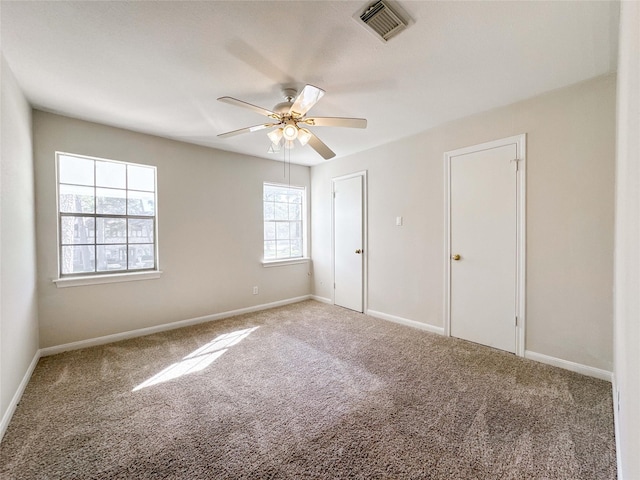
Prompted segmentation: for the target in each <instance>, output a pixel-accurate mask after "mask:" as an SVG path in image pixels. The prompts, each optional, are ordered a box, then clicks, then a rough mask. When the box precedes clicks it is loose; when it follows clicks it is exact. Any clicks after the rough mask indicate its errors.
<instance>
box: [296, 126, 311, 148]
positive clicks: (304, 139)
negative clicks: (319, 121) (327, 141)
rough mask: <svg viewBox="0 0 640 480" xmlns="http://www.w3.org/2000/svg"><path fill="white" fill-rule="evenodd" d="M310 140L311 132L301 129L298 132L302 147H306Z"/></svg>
mask: <svg viewBox="0 0 640 480" xmlns="http://www.w3.org/2000/svg"><path fill="white" fill-rule="evenodd" d="M310 139H311V132H310V131H309V130H307V129H306V128H301V129H300V130H298V141H299V142H300V145H302V146H303V147H304V146H305V145H306V144H307V143H309V140H310Z"/></svg>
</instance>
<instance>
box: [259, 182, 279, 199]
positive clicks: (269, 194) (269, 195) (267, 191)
mask: <svg viewBox="0 0 640 480" xmlns="http://www.w3.org/2000/svg"><path fill="white" fill-rule="evenodd" d="M275 198H276V192H275V188H273V187H272V186H271V185H265V186H264V194H263V197H262V199H263V200H264V201H271V202H273V201H274V200H275Z"/></svg>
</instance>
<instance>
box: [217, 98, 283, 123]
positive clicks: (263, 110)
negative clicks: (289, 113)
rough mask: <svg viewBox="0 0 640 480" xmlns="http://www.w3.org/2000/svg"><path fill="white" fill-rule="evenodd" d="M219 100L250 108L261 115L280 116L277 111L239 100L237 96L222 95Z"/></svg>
mask: <svg viewBox="0 0 640 480" xmlns="http://www.w3.org/2000/svg"><path fill="white" fill-rule="evenodd" d="M218 101H219V102H224V103H228V104H229V105H236V106H237V107H244V108H248V109H249V110H253V111H254V112H256V113H259V114H260V115H264V116H266V117H271V118H279V117H278V114H277V113H275V112H272V111H271V110H267V109H266V108H262V107H258V106H257V105H253V104H252V103H247V102H243V101H242V100H238V99H237V98H233V97H220V98H219V99H218Z"/></svg>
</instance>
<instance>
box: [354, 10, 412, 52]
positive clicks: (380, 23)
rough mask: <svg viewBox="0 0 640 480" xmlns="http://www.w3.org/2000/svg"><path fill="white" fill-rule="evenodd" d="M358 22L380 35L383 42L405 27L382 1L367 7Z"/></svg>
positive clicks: (402, 21)
mask: <svg viewBox="0 0 640 480" xmlns="http://www.w3.org/2000/svg"><path fill="white" fill-rule="evenodd" d="M360 20H362V21H363V22H364V23H366V24H367V25H368V26H369V27H370V28H371V29H372V30H373V31H374V32H376V33H377V34H378V35H380V37H381V38H382V39H383V40H384V41H385V42H386V41H387V40H389V39H390V38H391V37H393V36H394V35H397V34H398V33H400V32H401V31H402V30H404V29H405V28H406V27H407V24H406V22H405V21H404V20H402V19H401V18H400V17H399V16H398V15H397V14H396V13H395V12H394V11H393V10H391V8H390V7H389V5H388V4H387V3H385V2H383V1H382V0H379V1H378V2H376V3H374V4H372V5H371V6H369V8H367V9H366V10H365V11H364V13H363V14H362V15H360Z"/></svg>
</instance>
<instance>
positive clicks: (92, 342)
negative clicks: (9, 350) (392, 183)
mask: <svg viewBox="0 0 640 480" xmlns="http://www.w3.org/2000/svg"><path fill="white" fill-rule="evenodd" d="M310 298H312V297H311V295H303V296H301V297H294V298H287V299H285V300H278V301H277V302H271V303H263V304H261V305H254V306H253V307H246V308H239V309H237V310H229V311H227V312H221V313H214V314H212V315H205V316H203V317H196V318H190V319H187V320H180V321H178V322H171V323H165V324H163V325H156V326H154V327H147V328H139V329H137V330H129V331H128V332H122V333H114V334H112V335H105V336H103V337H97V338H90V339H88V340H80V341H78V342H71V343H65V344H63V345H55V346H53V347H45V348H42V349H40V355H41V356H43V357H47V356H49V355H55V354H57V353H62V352H68V351H70V350H78V349H80V348H87V347H94V346H96V345H104V344H106V343H113V342H118V341H120V340H127V339H129V338H135V337H143V336H145V335H151V334H152V333H158V332H165V331H167V330H175V329H176V328H182V327H188V326H190V325H197V324H199V323H206V322H213V321H215V320H222V319H223V318H229V317H235V316H236V315H242V314H244V313H251V312H257V311H260V310H267V309H269V308H274V307H281V306H283V305H289V304H291V303H298V302H302V301H304V300H309V299H310Z"/></svg>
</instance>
